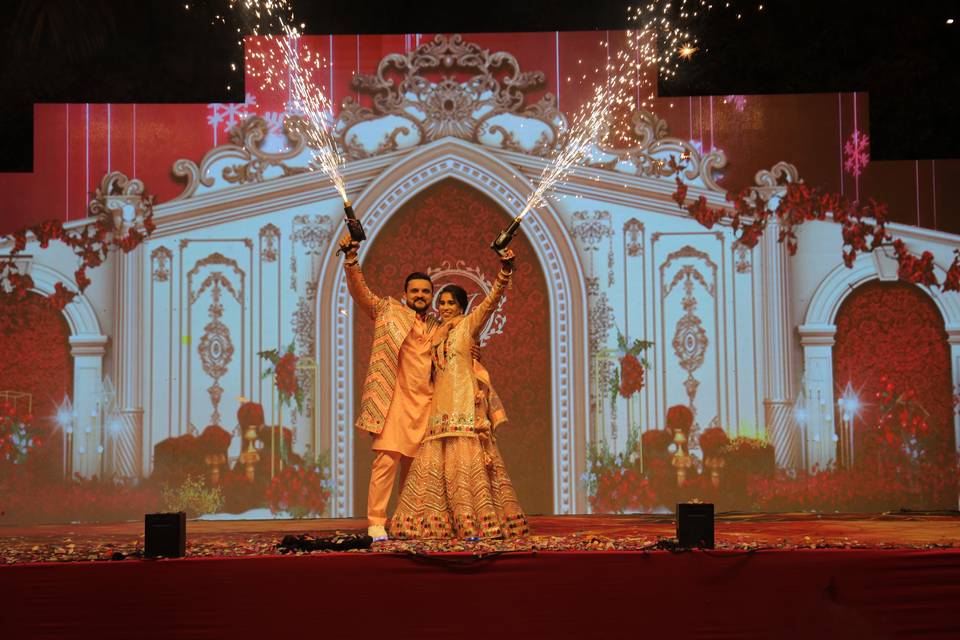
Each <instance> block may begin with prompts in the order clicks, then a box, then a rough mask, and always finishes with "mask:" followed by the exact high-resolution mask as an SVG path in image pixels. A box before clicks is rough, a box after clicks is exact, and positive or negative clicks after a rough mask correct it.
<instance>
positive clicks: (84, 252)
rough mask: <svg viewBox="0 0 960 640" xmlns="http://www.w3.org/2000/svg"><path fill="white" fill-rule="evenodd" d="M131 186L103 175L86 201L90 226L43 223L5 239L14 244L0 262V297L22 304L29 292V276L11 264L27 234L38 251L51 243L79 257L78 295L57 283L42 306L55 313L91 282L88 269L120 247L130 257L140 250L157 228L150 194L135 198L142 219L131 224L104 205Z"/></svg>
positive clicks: (24, 247) (111, 175)
mask: <svg viewBox="0 0 960 640" xmlns="http://www.w3.org/2000/svg"><path fill="white" fill-rule="evenodd" d="M117 176H120V179H117ZM132 183H137V184H138V185H139V186H140V187H142V184H139V181H136V180H134V181H128V180H127V179H126V177H125V176H122V175H120V174H116V173H114V174H108V175H107V176H105V178H104V180H103V183H102V184H101V186H100V187H98V188H97V190H96V192H95V198H94V200H93V201H91V203H90V208H89V210H90V212H91V213H92V214H94V215H95V216H96V218H95V220H94V221H93V222H92V223H91V224H88V225H84V226H83V227H79V228H77V229H70V230H68V229H66V228H64V226H63V221H61V220H47V221H46V222H41V223H40V224H37V225H33V226H29V227H24V228H22V229H19V230H17V231H14V232H13V233H11V234H9V235H7V236H4V237H3V240H4V241H10V240H12V241H13V248H12V249H11V250H10V253H9V255H6V256H3V257H2V258H0V298H3V299H6V300H8V301H11V302H22V301H23V300H25V299H26V297H27V294H29V293H30V291H31V290H32V289H33V288H34V282H33V278H31V277H30V275H29V274H27V273H23V272H21V271H20V269H19V267H18V266H17V264H16V255H17V254H19V253H21V252H22V251H23V250H24V249H26V248H27V241H28V238H29V236H30V235H32V236H33V237H34V238H35V239H36V241H37V242H38V243H39V245H40V248H41V249H46V248H47V247H49V246H50V242H53V241H56V242H61V243H63V244H65V245H66V246H68V247H70V249H71V250H73V253H74V254H75V255H76V256H77V257H78V258H80V266H79V267H78V268H77V270H76V271H75V272H74V274H73V277H74V280H76V283H77V291H71V290H70V289H69V288H67V286H66V285H64V283H62V282H57V283H56V284H55V285H54V292H53V293H51V294H50V295H48V296H46V299H47V303H48V304H49V305H50V306H51V307H52V308H54V309H56V310H58V311H59V310H62V309H63V308H64V307H65V306H66V305H67V304H68V303H70V302H71V301H72V300H73V299H74V298H75V297H77V295H78V294H79V293H83V291H84V290H85V289H86V288H87V287H88V286H90V283H91V280H90V277H89V276H88V275H87V270H88V269H93V268H96V267H99V266H100V265H101V264H103V263H104V262H105V261H106V259H107V256H108V255H109V254H110V251H111V250H115V249H119V250H121V251H123V252H124V253H129V252H130V251H133V250H134V249H135V248H136V247H138V246H140V245H141V244H142V243H143V241H144V240H146V239H147V238H148V237H149V236H150V234H152V233H153V231H154V229H156V225H155V224H154V222H153V196H150V195H141V194H139V193H136V194H135V195H136V197H138V199H139V203H140V204H141V210H142V212H143V216H142V218H140V219H139V220H138V221H137V222H138V224H136V225H127V224H125V223H122V222H121V221H120V219H119V218H117V216H116V215H113V212H112V210H110V209H108V208H107V207H106V206H105V205H104V204H103V203H104V201H105V200H106V199H107V198H108V197H109V196H118V197H122V196H124V195H128V194H126V193H125V191H124V190H125V188H126V190H128V191H129V187H130V186H131V185H132Z"/></svg>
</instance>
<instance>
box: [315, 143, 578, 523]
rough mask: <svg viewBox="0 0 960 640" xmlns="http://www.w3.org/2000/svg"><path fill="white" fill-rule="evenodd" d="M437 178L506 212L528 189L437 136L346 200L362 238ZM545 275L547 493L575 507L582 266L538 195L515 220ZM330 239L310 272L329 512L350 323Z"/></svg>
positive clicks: (345, 426) (343, 417)
mask: <svg viewBox="0 0 960 640" xmlns="http://www.w3.org/2000/svg"><path fill="white" fill-rule="evenodd" d="M447 178H454V179H457V180H460V181H462V182H464V183H466V184H468V185H470V186H471V187H474V188H475V189H477V190H478V191H480V192H482V193H484V194H486V195H487V196H489V197H490V198H492V199H493V200H494V201H495V202H497V203H498V204H499V205H500V206H501V207H503V208H504V214H505V215H504V223H506V222H507V221H508V220H509V217H508V216H515V215H517V214H519V213H520V211H521V209H522V206H523V203H524V202H525V200H526V197H527V196H528V195H529V194H530V193H532V192H533V189H534V187H533V185H531V184H530V182H529V181H527V180H526V179H525V178H524V177H523V176H522V175H521V174H520V173H519V172H518V171H516V170H515V169H513V168H512V167H510V166H509V165H507V164H505V163H504V162H503V161H501V160H500V159H499V158H497V157H496V156H494V155H492V154H490V153H488V152H487V151H485V150H483V149H481V148H479V147H478V146H476V145H473V144H470V143H468V142H465V141H462V140H459V139H455V138H445V139H442V140H438V141H437V142H435V143H433V144H430V145H427V146H424V147H422V148H420V149H417V150H416V151H414V152H413V153H410V154H409V155H407V156H405V157H404V158H403V159H401V160H400V161H399V162H398V163H397V164H396V165H394V166H392V167H390V168H389V169H388V170H386V171H385V172H384V173H383V174H381V175H380V176H379V177H378V178H377V179H376V180H374V181H373V182H372V183H371V184H370V185H369V186H368V187H367V188H366V189H365V190H364V192H363V193H362V194H361V195H360V196H359V197H358V198H357V199H356V200H355V203H354V208H355V209H356V210H357V212H358V215H360V216H361V219H362V221H363V224H364V228H365V229H366V232H367V236H368V238H370V239H372V238H374V237H376V234H377V233H378V232H379V231H380V229H382V228H383V226H384V225H385V224H386V222H387V220H389V219H390V217H391V216H392V215H393V214H394V213H395V212H396V211H397V210H399V209H400V207H401V206H402V205H403V204H404V203H406V202H407V201H408V200H409V199H410V198H411V197H412V196H414V195H415V194H416V193H418V192H420V191H421V190H423V189H424V188H426V187H428V186H430V185H432V184H435V183H437V182H439V181H441V180H444V179H447ZM523 229H524V233H526V234H527V236H528V237H529V239H530V242H531V245H532V246H533V248H534V251H535V252H536V255H537V258H538V259H539V261H540V265H541V267H542V268H543V271H544V275H545V277H546V280H547V288H548V291H549V298H550V332H551V339H550V344H551V376H552V379H551V388H552V393H551V399H552V416H551V418H552V440H553V494H554V511H555V512H556V513H572V512H575V511H582V510H583V509H584V506H585V502H584V496H582V495H581V494H580V493H579V492H578V491H577V485H578V478H579V477H580V476H581V474H582V472H583V468H584V464H585V457H584V456H585V446H582V445H583V444H585V442H586V439H585V438H586V434H587V433H589V429H588V426H589V425H588V424H587V421H588V420H589V411H588V407H587V404H588V398H589V394H588V375H587V370H588V344H589V343H588V329H587V327H588V324H587V293H586V286H585V279H584V273H583V268H582V265H581V264H580V260H579V258H578V256H577V253H576V250H575V247H574V243H573V240H572V238H571V237H570V235H569V233H568V232H567V230H566V227H565V226H564V225H563V222H562V220H561V218H560V216H559V214H558V213H557V212H556V211H555V210H554V209H553V208H552V206H551V205H549V204H547V205H545V206H543V207H540V208H538V209H534V210H531V211H530V213H529V214H528V215H527V217H526V218H525V219H524V224H523ZM335 250H336V243H332V245H331V246H330V247H329V248H328V250H327V253H326V255H325V256H324V258H323V262H322V265H321V268H320V273H319V274H318V280H317V307H316V313H317V316H316V317H317V320H318V321H317V324H316V326H317V335H316V344H317V356H318V371H319V372H320V374H319V380H318V384H319V389H318V398H319V401H318V414H319V416H318V417H319V420H320V424H321V438H322V442H321V444H320V446H329V448H330V453H331V466H332V471H333V478H334V501H333V505H334V506H333V514H332V515H334V516H346V515H350V514H352V510H353V486H352V484H353V474H352V468H351V467H352V460H353V419H354V416H353V401H352V398H353V372H352V358H351V357H350V347H349V345H350V344H351V343H352V323H351V322H350V321H349V319H348V318H347V317H346V316H345V315H344V314H343V313H342V312H341V311H342V310H343V309H347V308H349V307H350V305H351V304H352V301H351V300H350V297H349V294H348V292H347V287H346V281H345V278H344V274H343V268H342V266H341V262H342V260H341V259H340V258H338V257H337V256H336V255H335V253H334V252H335Z"/></svg>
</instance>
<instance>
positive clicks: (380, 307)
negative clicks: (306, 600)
mask: <svg viewBox="0 0 960 640" xmlns="http://www.w3.org/2000/svg"><path fill="white" fill-rule="evenodd" d="M344 268H345V270H346V275H347V288H348V289H349V290H350V295H351V296H353V300H354V302H355V303H356V304H357V306H358V307H359V308H360V309H361V310H363V312H364V313H366V314H367V315H368V316H370V317H371V318H372V319H373V322H374V325H373V347H372V348H371V350H370V365H369V367H368V368H367V375H366V378H365V380H364V384H363V394H362V396H361V399H360V410H359V411H358V414H357V420H356V426H357V428H358V429H362V430H364V431H369V432H370V433H371V434H373V435H374V441H373V450H374V451H375V452H376V456H375V458H374V461H373V468H372V469H371V473H370V487H369V492H368V495H367V519H368V520H369V522H370V524H371V525H374V524H384V523H385V522H386V515H387V511H386V510H387V503H388V502H389V500H390V493H391V491H392V490H393V483H394V479H395V477H396V475H397V472H398V470H399V471H400V472H401V481H402V480H403V477H402V476H404V475H406V474H405V473H404V472H405V470H406V469H407V468H409V464H410V460H411V459H412V458H413V456H415V455H416V453H417V449H418V448H419V446H420V442H421V441H422V440H423V437H424V433H425V432H426V429H427V419H428V418H429V416H430V404H431V399H432V397H433V383H432V381H431V375H430V368H431V364H432V362H431V340H432V337H433V332H434V329H435V328H436V326H437V324H438V322H437V320H436V318H435V317H433V316H432V315H430V316H426V317H424V318H421V317H419V316H418V315H417V313H416V312H415V311H414V310H413V309H411V308H409V307H408V306H406V305H405V304H403V303H401V302H399V301H398V300H394V299H393V298H390V297H388V296H384V297H380V296H377V295H375V294H374V293H373V292H372V291H370V288H369V287H368V286H367V284H366V281H365V280H364V279H363V273H362V272H361V271H360V266H359V265H358V264H355V263H354V264H349V263H348V264H346V265H345V267H344Z"/></svg>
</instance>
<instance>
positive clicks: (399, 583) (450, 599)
mask: <svg viewBox="0 0 960 640" xmlns="http://www.w3.org/2000/svg"><path fill="white" fill-rule="evenodd" d="M360 524H361V521H358V520H349V521H345V520H340V521H336V520H314V521H292V522H291V521H285V522H276V521H271V522H228V523H225V522H219V523H210V522H191V523H189V524H188V537H189V539H190V545H189V547H188V552H189V554H190V556H191V557H188V558H186V559H182V560H161V561H144V560H136V559H127V560H123V561H114V562H33V561H36V560H43V559H61V560H85V559H89V558H105V557H110V555H111V554H112V553H114V552H118V553H119V554H124V555H126V554H127V553H129V552H132V551H135V549H136V547H137V545H139V544H140V542H141V538H140V534H141V533H142V529H141V528H142V525H141V524H140V523H130V524H120V525H93V526H82V527H81V526H70V527H63V526H58V527H54V526H40V527H29V528H12V527H6V528H3V529H0V545H2V547H3V550H4V551H3V553H4V556H5V557H6V558H7V562H11V561H13V564H10V565H7V566H0V594H2V595H0V598H2V600H0V602H2V603H3V605H2V607H0V637H2V638H33V637H45V638H80V637H83V638H173V637H176V638H231V637H254V636H264V637H274V636H276V637H299V636H302V637H359V638H366V637H370V638H376V637H381V636H390V637H393V638H402V637H415V638H450V637H457V638H468V637H484V638H487V637H491V636H494V635H496V636H498V637H508V638H512V637H526V638H539V637H551V638H557V637H582V638H594V637H601V638H606V637H613V636H617V637H622V636H626V637H642V636H651V635H655V636H658V637H661V636H669V637H672V638H779V637H785V638H811V637H814V638H817V640H822V639H823V638H897V637H915V636H923V637H931V638H957V637H960V615H958V614H957V611H958V606H957V603H958V602H960V518H958V517H950V516H930V515H927V516H920V515H896V516H859V517H858V516H842V517H841V516H834V517H831V518H818V517H816V516H810V515H799V514H792V515H789V516H785V515H777V516H773V515H766V516H752V515H751V516H726V517H723V518H720V519H719V520H718V522H717V538H718V549H717V550H714V551H692V552H682V553H671V552H669V551H658V550H657V551H655V550H651V549H652V548H653V547H654V546H655V545H656V544H657V543H658V540H659V539H660V537H661V536H669V535H672V533H673V524H672V520H671V519H670V517H669V516H663V517H659V516H604V517H598V516H584V517H579V516H577V517H574V516H570V517H535V518H533V519H532V523H531V524H532V528H533V535H532V536H530V537H529V538H524V539H522V540H517V541H507V542H494V543H466V544H465V543H444V544H438V543H436V542H429V541H419V542H400V541H394V542H389V543H386V544H378V545H376V546H375V549H374V550H373V551H370V552H350V553H315V554H306V555H293V556H277V555H275V554H274V548H275V547H274V545H275V544H276V542H277V541H278V540H279V538H280V537H281V536H282V535H283V534H284V533H290V532H301V531H309V532H312V533H319V532H322V531H332V530H334V529H341V530H343V529H351V528H357V527H358V526H359V525H360ZM811 547H813V548H811ZM457 551H459V553H458V552H457ZM431 552H434V553H431ZM235 555H245V556H250V555H252V556H259V557H248V558H233V557H225V556H235ZM118 557H119V556H118Z"/></svg>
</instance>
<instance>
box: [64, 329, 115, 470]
mask: <svg viewBox="0 0 960 640" xmlns="http://www.w3.org/2000/svg"><path fill="white" fill-rule="evenodd" d="M106 346H107V337H106V336H102V335H99V334H87V333H81V334H77V335H73V336H70V355H71V356H73V409H74V413H75V414H76V420H75V423H74V430H73V470H74V472H75V473H79V474H80V475H81V476H83V477H85V478H89V477H90V476H94V475H96V476H99V475H100V465H101V458H100V456H102V455H103V452H102V451H99V446H100V442H101V439H100V435H101V430H102V429H103V424H102V422H101V421H100V420H99V419H98V418H97V415H98V408H99V407H98V405H97V397H98V395H99V393H100V384H101V381H102V379H103V355H104V353H106Z"/></svg>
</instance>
